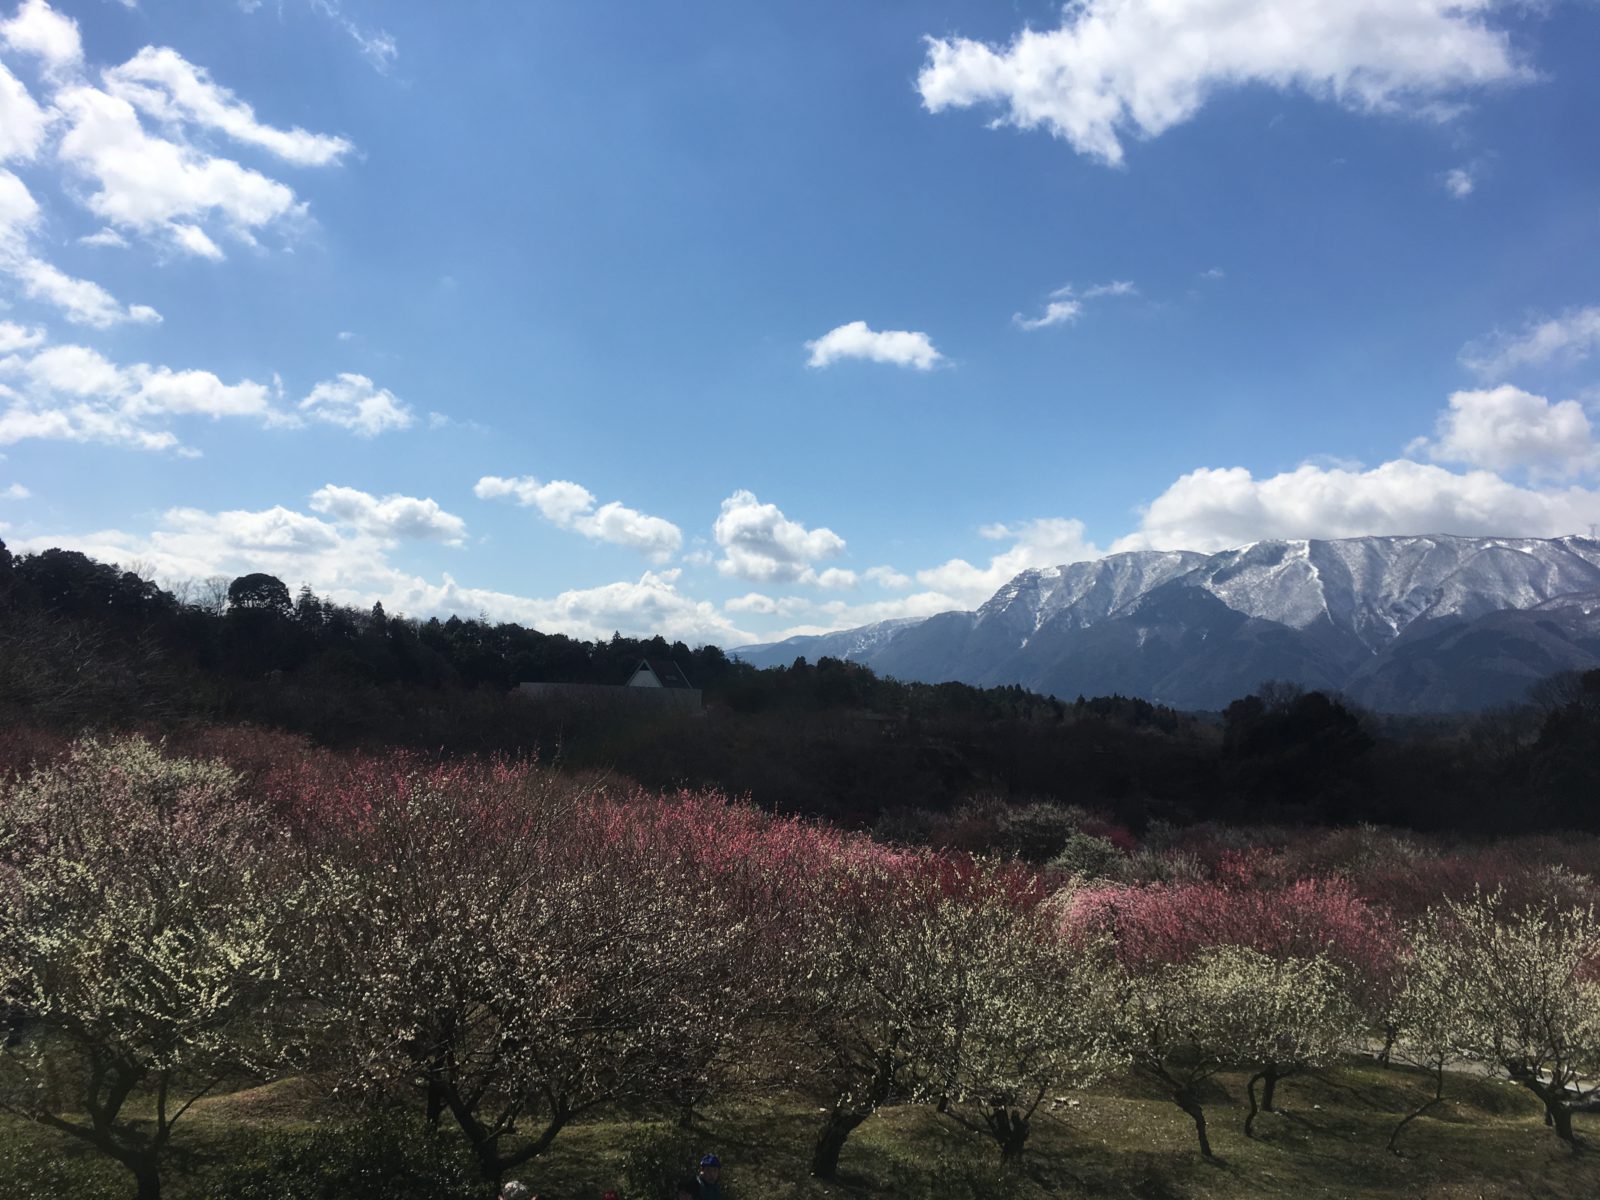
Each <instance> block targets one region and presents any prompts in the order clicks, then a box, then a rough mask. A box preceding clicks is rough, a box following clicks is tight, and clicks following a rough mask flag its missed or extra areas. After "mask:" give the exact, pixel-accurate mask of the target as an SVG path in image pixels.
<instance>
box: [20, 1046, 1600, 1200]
mask: <svg viewBox="0 0 1600 1200" xmlns="http://www.w3.org/2000/svg"><path fill="white" fill-rule="evenodd" d="M1426 1094H1427V1085H1426V1081H1425V1080H1424V1079H1423V1078H1422V1077H1421V1076H1418V1075H1413V1074H1410V1073H1407V1072H1404V1071H1400V1070H1385V1069H1383V1068H1380V1067H1377V1066H1374V1065H1370V1064H1359V1065H1350V1066H1346V1067H1342V1068H1339V1069H1336V1070H1332V1071H1328V1072H1325V1073H1322V1074H1320V1075H1317V1076H1304V1077H1299V1078H1295V1079H1291V1080H1289V1081H1287V1082H1285V1083H1283V1084H1281V1085H1280V1086H1279V1095H1278V1101H1279V1102H1278V1107H1279V1110H1280V1111H1279V1112H1278V1113H1275V1114H1274V1113H1266V1114H1263V1115H1262V1116H1261V1117H1260V1118H1258V1120H1257V1123H1256V1132H1257V1136H1256V1138H1255V1139H1253V1140H1251V1139H1247V1138H1246V1137H1245V1136H1244V1134H1243V1132H1242V1128H1241V1127H1242V1125H1243V1121H1244V1113H1245V1102H1244V1080H1243V1077H1242V1076H1224V1077H1222V1078H1221V1079H1220V1081H1219V1085H1218V1087H1217V1088H1216V1089H1215V1092H1214V1094H1213V1095H1212V1097H1211V1098H1210V1100H1209V1101H1208V1103H1207V1115H1208V1118H1209V1120H1210V1126H1211V1135H1212V1141H1213V1144H1214V1146H1215V1148H1216V1151H1217V1154H1218V1156H1219V1158H1218V1160H1217V1161H1215V1162H1207V1161H1206V1160H1204V1159H1203V1158H1201V1156H1200V1154H1199V1152H1198V1150H1197V1148H1196V1146H1195V1141H1194V1129H1193V1126H1192V1124H1191V1123H1190V1122H1189V1119H1188V1118H1187V1117H1186V1116H1185V1115H1184V1114H1183V1113H1181V1112H1179V1111H1178V1109H1177V1108H1176V1107H1174V1106H1173V1105H1172V1104H1171V1103H1170V1102H1169V1101H1167V1100H1166V1099H1164V1098H1163V1097H1161V1096H1160V1095H1158V1094H1155V1093H1153V1092H1152V1093H1144V1092H1141V1091H1140V1090H1139V1089H1138V1088H1137V1087H1136V1086H1134V1085H1131V1084H1130V1083H1128V1082H1127V1081H1119V1082H1118V1083H1116V1084H1115V1085H1108V1086H1106V1087H1103V1088H1099V1089H1095V1090H1092V1091H1089V1092H1084V1093H1077V1094H1073V1095H1071V1096H1069V1097H1067V1098H1066V1099H1065V1101H1064V1102H1062V1103H1056V1104H1052V1105H1050V1106H1049V1109H1048V1114H1047V1115H1041V1117H1040V1119H1039V1120H1038V1121H1037V1122H1036V1125H1035V1132H1034V1135H1033V1138H1032V1140H1031V1141H1030V1143H1029V1149H1028V1156H1027V1161H1026V1162H1025V1164H1024V1166H1023V1169H1022V1170H1021V1172H1020V1173H1017V1174H1012V1175H1006V1174H1004V1173H1002V1172H1001V1171H1000V1170H999V1167H998V1153H997V1151H996V1150H995V1148H994V1146H993V1144H992V1143H991V1142H989V1141H988V1140H987V1139H985V1138H983V1137H980V1136H978V1135H975V1134H973V1133H970V1132H968V1131H967V1130H965V1129H963V1128H961V1127H960V1126H959V1125H958V1124H956V1123H955V1122H954V1121H953V1120H951V1119H950V1118H949V1117H942V1116H940V1115H939V1114H938V1113H936V1112H935V1111H934V1110H932V1109H931V1108H927V1107H923V1106H904V1107H898V1108H892V1109H887V1110H885V1111H884V1112H882V1113H880V1114H879V1115H877V1116H875V1117H874V1118H872V1119H871V1120H870V1121H868V1122H867V1123H866V1124H865V1125H863V1126H862V1127H861V1128H860V1129H859V1130H858V1131H857V1132H856V1134H855V1136H854V1137H853V1138H852V1139H851V1141H850V1144H849V1145H848V1146H847V1147H846V1149H845V1153H844V1157H843V1159H842V1161H841V1173H840V1178H839V1180H838V1182H837V1183H826V1184H825V1183H821V1182H819V1181H816V1180H812V1179H809V1178H808V1177H807V1175H806V1162H807V1158H808V1153H809V1144H810V1138H811V1134H812V1130H813V1127H814V1125H815V1124H816V1122H817V1119H818V1109H817V1106H816V1105H815V1104H812V1103H807V1102H806V1101H805V1100H804V1099H803V1098H801V1097H795V1096H783V1097H770V1096H758V1097H732V1096H730V1097H727V1098H725V1099H723V1100H722V1101H721V1102H718V1103H713V1104H712V1105H710V1106H708V1109H707V1111H706V1113H705V1116H704V1118H703V1121H702V1123H701V1124H700V1126H699V1127H697V1129H696V1130H695V1137H696V1138H697V1139H698V1140H699V1142H700V1143H702V1144H703V1145H704V1147H705V1148H707V1149H714V1150H716V1152H717V1153H718V1154H720V1155H721V1156H722V1158H723V1161H724V1162H725V1163H726V1164H727V1178H728V1180H729V1182H730V1183H731V1184H732V1185H734V1186H735V1187H736V1188H737V1190H738V1195H739V1197H741V1198H742V1200H785V1198H796V1200H798V1198H801V1197H806V1198H811V1197H825V1196H826V1197H855V1196H905V1197H916V1198H922V1197H930V1198H931V1197H939V1198H940V1200H943V1198H945V1197H949V1198H950V1200H968V1198H969V1197H970V1198H972V1200H976V1198H977V1197H984V1198H986V1200H987V1198H989V1197H1015V1198H1027V1200H1033V1198H1036V1197H1045V1196H1107V1197H1128V1198H1130V1200H1132V1198H1134V1197H1137V1198H1139V1200H1165V1198H1168V1197H1173V1198H1176V1197H1196V1198H1200V1197H1207V1198H1216V1200H1232V1198H1234V1197H1246V1196H1330V1197H1408V1198H1417V1197H1427V1198H1437V1200H1444V1198H1447V1197H1448V1198H1457V1197H1459V1198H1463V1200H1464V1198H1466V1197H1474V1198H1499V1197H1507V1198H1509V1197H1519V1198H1521V1197H1542V1196H1549V1197H1563V1198H1569V1197H1570V1198H1573V1200H1579V1198H1588V1197H1600V1116H1589V1115H1581V1116H1579V1117H1578V1118H1577V1127H1578V1130H1579V1133H1580V1136H1581V1135H1584V1134H1587V1135H1588V1137H1589V1138H1590V1139H1592V1140H1593V1141H1594V1143H1595V1148H1594V1149H1593V1150H1592V1151H1590V1152H1588V1153H1584V1154H1578V1155H1574V1154H1573V1153H1571V1152H1570V1151H1569V1150H1568V1149H1567V1148H1566V1147H1565V1146H1564V1145H1562V1144H1561V1143H1560V1142H1559V1141H1557V1139H1556V1138H1555V1137H1554V1136H1553V1135H1552V1134H1551V1133H1550V1132H1549V1130H1547V1129H1546V1128H1545V1126H1544V1122H1543V1117H1542V1114H1541V1110H1540V1109H1539V1107H1538V1105H1537V1103H1536V1102H1534V1101H1533V1099H1532V1098H1531V1097H1530V1096H1528V1095H1527V1094H1526V1093H1525V1092H1523V1091H1521V1090H1520V1089H1517V1088H1513V1087H1511V1086H1510V1085H1507V1084H1501V1083H1495V1082H1492V1081H1489V1080H1485V1079H1478V1078H1472V1077H1467V1076H1460V1077H1453V1078H1452V1079H1451V1080H1450V1082H1449V1086H1448V1088H1447V1092H1446V1094H1447V1097H1448V1102H1447V1103H1446V1104H1444V1105H1442V1106H1440V1107H1439V1108H1437V1109H1435V1110H1434V1111H1433V1113H1431V1114H1430V1115H1429V1116H1426V1117H1423V1118H1421V1119H1420V1120H1418V1121H1415V1122H1413V1123H1412V1124H1411V1125H1410V1126H1409V1127H1408V1128H1407V1130H1406V1133H1405V1135H1404V1136H1403V1139H1402V1141H1401V1150H1402V1155H1401V1156H1399V1157H1397V1156H1395V1155H1393V1154H1390V1153H1388V1152H1387V1151H1385V1149H1384V1143H1385V1141H1386V1140H1387V1138H1388V1134H1389V1129H1390V1128H1391V1127H1392V1125H1393V1124H1394V1122H1395V1121H1396V1120H1397V1119H1398V1116H1399V1114H1401V1113H1403V1112H1404V1111H1406V1109H1407V1107H1408V1106H1411V1105H1414V1104H1416V1103H1419V1102H1420V1100H1421V1099H1422V1098H1424V1097H1425V1096H1426ZM647 1116H648V1114H641V1116H640V1118H639V1119H637V1120H624V1119H610V1120H597V1121H591V1122H587V1123H584V1124H581V1125H578V1126H576V1127H574V1128H571V1129H568V1130H566V1131H565V1132H563V1133H562V1135H561V1137H560V1138H559V1139H558V1140H557V1142H556V1144H555V1146H554V1147H553V1148H552V1150H551V1151H550V1152H549V1153H548V1154H547V1155H546V1156H545V1157H544V1158H542V1159H540V1160H539V1161H538V1162H537V1163H535V1164H533V1165H532V1166H531V1167H529V1168H525V1169H524V1170H523V1171H522V1172H521V1175H522V1177H523V1178H525V1179H527V1180H528V1181H530V1182H531V1183H533V1184H534V1185H535V1186H536V1187H537V1188H539V1189H540V1191H541V1192H543V1193H544V1194H545V1195H547V1196H551V1197H554V1198H555V1200H585V1198H590V1200H598V1197H599V1196H600V1194H601V1192H602V1191H604V1190H605V1189H606V1188H610V1187H617V1186H619V1175H620V1172H619V1168H620V1162H621V1157H622V1155H623V1153H624V1151H625V1149H626V1147H627V1145H628V1143H629V1141H630V1139H631V1138H632V1137H633V1136H634V1135H635V1134H636V1133H637V1132H638V1130H639V1128H640V1127H641V1125H642V1123H643V1121H644V1120H645V1119H647ZM340 1117H341V1112H340V1110H338V1109H336V1108H334V1107H332V1106H330V1105H329V1104H328V1103H327V1102H325V1101H322V1100H320V1099H318V1098H317V1097H316V1096H315V1094H314V1092H313V1090H312V1089H310V1088H309V1087H307V1086H306V1085H304V1084H302V1083H299V1082H297V1081H292V1080H291V1081H286V1082H283V1083H278V1084H274V1085H271V1086H269V1087H264V1088H256V1089H251V1090H248V1091H243V1092H237V1093H234V1094H232V1095H228V1096H221V1097H217V1098H214V1099H210V1100H206V1101H203V1102H202V1103H200V1104H199V1105H197V1106H196V1108H195V1110H194V1111H193V1112H192V1113H191V1114H190V1115H189V1116H188V1117H186V1118H185V1126H186V1127H184V1126H180V1134H179V1135H178V1138H177V1142H176V1144H177V1148H178V1150H179V1151H180V1152H181V1153H182V1154H183V1156H184V1158H185V1165H186V1167H187V1168H188V1169H187V1171H186V1172H185V1173H179V1172H176V1171H174V1172H173V1173H171V1175H170V1176H169V1181H168V1189H167V1194H168V1195H169V1196H171V1197H173V1198H175V1200H199V1198H202V1197H204V1198H206V1200H210V1198H211V1197H212V1196H213V1195H216V1192H215V1190H214V1186H213V1185H211V1184H208V1180H212V1179H214V1177H215V1176H214V1172H215V1171H216V1169H217V1168H218V1167H219V1165H221V1164H224V1163H226V1162H228V1161H230V1160H239V1159H241V1158H242V1159H244V1160H246V1161H249V1160H250V1159H251V1156H252V1154H254V1153H255V1152H256V1151H255V1150H254V1147H256V1146H258V1145H259V1143H260V1138H261V1135H262V1133H263V1132H268V1131H271V1132H278V1133H289V1134H294V1133H296V1132H299V1133H304V1132H308V1131H309V1130H310V1129H311V1128H313V1127H314V1126H315V1125H316V1124H317V1123H319V1122H325V1121H333V1120H338V1119H340ZM130 1192H131V1188H130V1186H129V1184H128V1183H127V1182H126V1179H125V1177H123V1176H121V1175H120V1174H119V1173H118V1172H117V1170H116V1169H114V1168H111V1167H108V1166H106V1165H104V1164H100V1163H97V1162H96V1161H95V1160H94V1159H93V1157H92V1156H89V1155H87V1154H86V1153H85V1152H84V1151H83V1150H82V1149H81V1148H80V1147H78V1146H76V1145H74V1144H72V1143H71V1142H69V1141H68V1140H67V1139H65V1138H62V1137H60V1136H58V1135H56V1134H53V1133H49V1132H47V1131H44V1130H41V1129H38V1128H36V1127H34V1126H31V1125H28V1124H26V1123H23V1122H19V1121H16V1120H10V1119H0V1197H3V1198H4V1200H34V1198H35V1197H37V1198H38V1200H45V1198H47V1197H48V1198H50V1200H54V1198H55V1197H61V1198H62V1200H67V1198H69V1197H70V1198H71V1200H101V1198H102V1197H105V1198H114V1200H122V1198H123V1197H124V1196H126V1195H128V1194H130ZM218 1200H225V1198H222V1197H219V1198H218Z"/></svg>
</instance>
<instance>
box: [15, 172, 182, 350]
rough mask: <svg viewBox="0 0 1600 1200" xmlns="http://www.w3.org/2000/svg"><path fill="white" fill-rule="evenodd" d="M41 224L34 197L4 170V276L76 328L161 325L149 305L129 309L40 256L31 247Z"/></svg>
mask: <svg viewBox="0 0 1600 1200" xmlns="http://www.w3.org/2000/svg"><path fill="white" fill-rule="evenodd" d="M38 223H39V205H38V202H37V201H36V200H34V198H33V194H32V193H31V192H29V191H28V188H27V186H26V185H25V184H24V183H23V182H22V180H20V179H18V178H17V177H16V175H14V174H12V173H11V172H10V171H7V170H5V169H4V168H0V272H4V273H5V274H7V275H10V276H11V277H12V278H13V279H15V280H16V281H17V282H18V283H19V284H21V285H22V290H23V292H24V293H25V294H26V295H27V296H28V297H29V298H31V299H34V300H38V301H40V302H42V303H45V304H50V305H53V306H55V307H56V308H58V309H60V310H61V312H62V314H63V315H64V316H65V317H66V318H67V320H69V321H71V322H73V323H74V324H76V325H88V326H91V327H92V328H95V329H108V328H110V327H111V326H113V325H121V324H127V323H132V324H136V325H150V324H156V323H159V322H160V320H161V314H160V313H158V312H157V311H156V310H155V309H153V308H151V307H149V306H148V305H145V304H134V305H124V304H122V303H121V302H120V301H118V300H117V298H116V297H115V296H113V295H112V294H111V293H110V292H108V291H106V289H105V288H103V287H101V286H100V285H99V284H98V283H94V282H92V281H90V280H87V279H78V278H75V277H74V276H71V275H68V274H67V273H66V272H65V271H63V270H61V269H60V268H59V267H56V266H54V265H53V264H51V263H48V262H45V261H44V259H42V258H39V257H37V256H36V255H35V254H34V253H33V251H32V249H31V246H30V242H31V241H32V236H33V231H34V229H35V227H36V226H37V225H38Z"/></svg>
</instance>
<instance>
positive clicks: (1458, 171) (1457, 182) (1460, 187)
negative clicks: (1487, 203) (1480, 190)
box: [1444, 167, 1478, 200]
mask: <svg viewBox="0 0 1600 1200" xmlns="http://www.w3.org/2000/svg"><path fill="white" fill-rule="evenodd" d="M1477 186H1478V181H1477V180H1476V179H1475V178H1474V177H1473V174H1472V171H1471V170H1470V169H1469V168H1467V167H1452V168H1450V170H1448V171H1446V172H1445V174H1444V190H1445V191H1447V192H1449V193H1450V195H1451V196H1453V197H1455V199H1457V200H1465V199H1466V198H1467V197H1468V196H1470V195H1472V190H1473V189H1474V188H1475V187H1477Z"/></svg>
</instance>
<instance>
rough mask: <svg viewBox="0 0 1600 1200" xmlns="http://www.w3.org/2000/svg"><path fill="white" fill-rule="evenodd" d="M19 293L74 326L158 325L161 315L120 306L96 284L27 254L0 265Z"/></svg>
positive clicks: (140, 307)
mask: <svg viewBox="0 0 1600 1200" xmlns="http://www.w3.org/2000/svg"><path fill="white" fill-rule="evenodd" d="M4 267H5V270H6V271H7V272H8V273H9V274H11V275H12V276H13V277H14V278H15V279H16V280H17V282H18V283H20V284H21V285H22V290H23V291H24V292H26V293H27V294H28V296H29V297H30V298H32V299H34V300H39V301H42V302H43V303H45V304H51V305H54V306H55V307H56V308H59V309H60V310H61V313H62V315H63V316H65V317H66V318H67V320H69V321H71V322H72V323H73V324H74V325H87V326H89V327H90V328H92V329H109V328H110V327H111V326H113V325H124V324H133V325H159V324H160V323H161V314H160V313H158V312H157V311H156V310H155V309H153V308H151V307H150V306H149V305H147V304H132V305H124V304H122V303H121V302H120V301H118V300H117V298H116V297H115V296H113V295H112V294H111V293H110V292H108V291H106V289H105V288H103V287H101V286H100V285H99V284H98V283H95V282H93V281H92V280H88V279H78V278H76V277H74V276H72V275H68V274H67V273H66V272H65V271H63V270H61V269H60V268H59V267H57V266H55V265H54V264H52V263H47V262H45V261H44V259H42V258H34V257H33V256H31V255H27V256H24V257H21V258H19V259H16V260H14V261H10V262H5V263H4Z"/></svg>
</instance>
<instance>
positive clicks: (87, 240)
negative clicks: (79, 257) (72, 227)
mask: <svg viewBox="0 0 1600 1200" xmlns="http://www.w3.org/2000/svg"><path fill="white" fill-rule="evenodd" d="M78 243H79V244H80V245H83V246H117V247H124V246H126V245H127V244H128V239H127V238H125V237H123V236H122V235H121V234H120V233H118V232H117V231H116V230H115V229H112V228H111V227H110V226H109V225H108V226H107V227H106V228H104V229H101V230H99V231H97V232H95V233H86V234H84V235H83V236H82V237H81V238H79V239H78Z"/></svg>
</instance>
